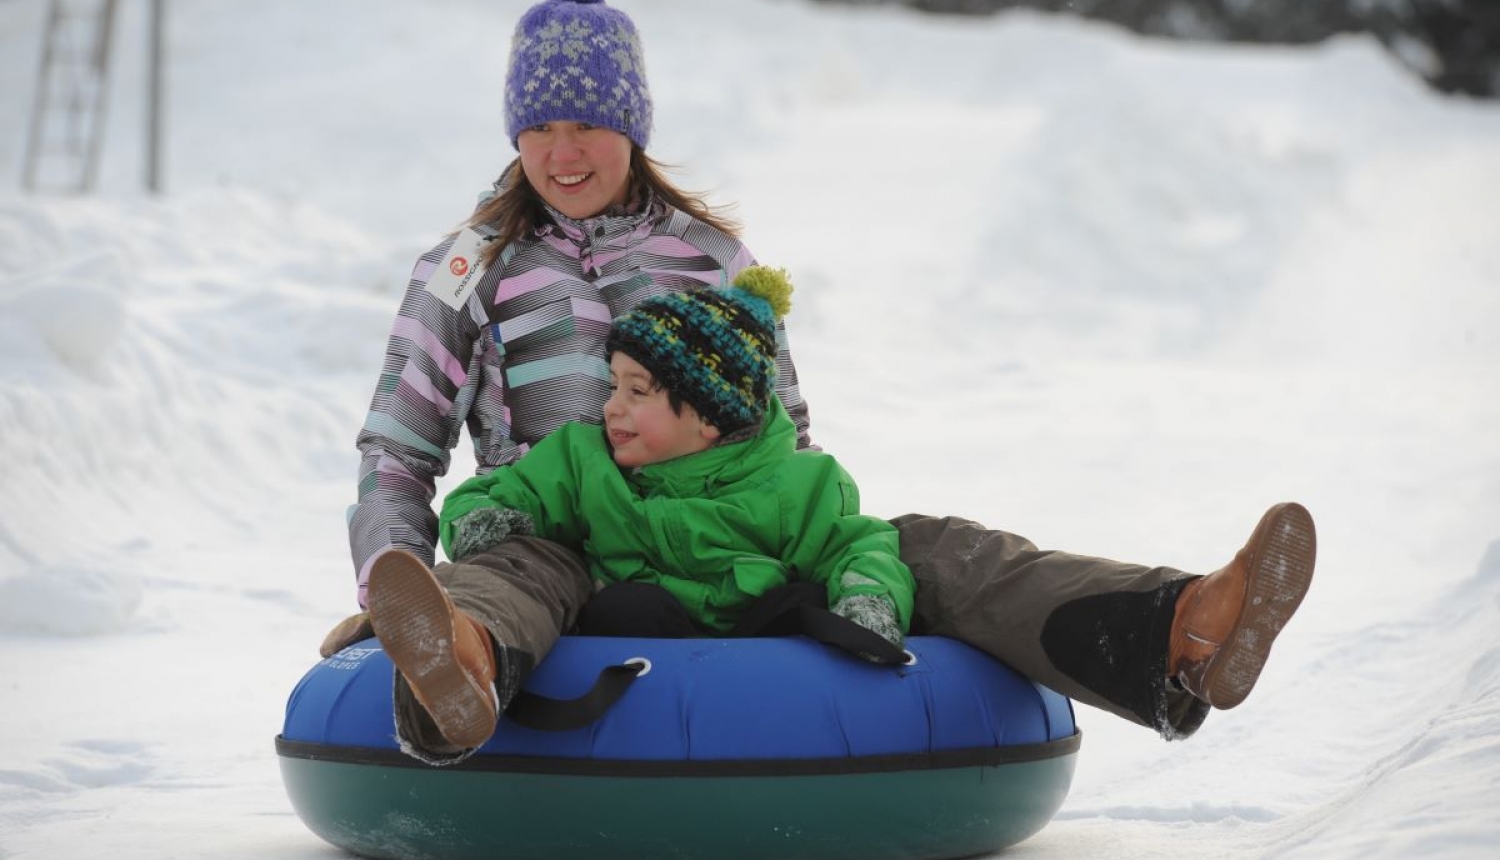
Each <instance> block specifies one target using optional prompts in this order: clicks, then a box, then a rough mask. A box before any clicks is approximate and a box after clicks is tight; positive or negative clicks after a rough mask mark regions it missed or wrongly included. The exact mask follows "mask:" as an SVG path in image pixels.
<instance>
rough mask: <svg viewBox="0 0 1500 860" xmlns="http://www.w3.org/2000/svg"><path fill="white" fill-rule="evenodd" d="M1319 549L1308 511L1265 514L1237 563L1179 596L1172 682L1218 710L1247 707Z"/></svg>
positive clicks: (1288, 508)
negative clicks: (1273, 643) (1272, 646)
mask: <svg viewBox="0 0 1500 860" xmlns="http://www.w3.org/2000/svg"><path fill="white" fill-rule="evenodd" d="M1317 545H1318V542H1317V534H1316V532H1315V531H1314V530H1313V521H1312V515H1311V514H1309V513H1308V512H1307V509H1306V508H1304V507H1302V506H1301V505H1299V504H1296V503H1293V502H1285V503H1282V504H1279V505H1275V506H1273V507H1272V508H1271V509H1270V510H1268V511H1266V513H1265V516H1263V517H1261V519H1260V524H1259V525H1257V526H1256V527H1255V531H1254V532H1253V533H1252V534H1251V535H1250V540H1249V541H1248V542H1247V543H1246V544H1245V546H1244V548H1243V549H1241V550H1240V551H1239V552H1238V553H1237V554H1236V555H1235V557H1234V561H1231V562H1230V563H1229V564H1228V565H1227V566H1225V567H1224V568H1222V569H1220V570H1217V571H1215V572H1213V573H1211V574H1209V575H1208V576H1204V577H1200V578H1198V579H1195V580H1193V581H1192V582H1190V583H1188V584H1187V586H1186V587H1184V588H1183V589H1182V592H1181V593H1180V594H1179V595H1178V597H1177V612H1176V615H1175V616H1174V617H1173V619H1172V634H1171V641H1170V644H1169V645H1168V651H1167V677H1168V678H1175V679H1176V680H1177V681H1178V682H1180V683H1181V684H1182V686H1183V689H1185V690H1187V691H1188V692H1189V693H1191V694H1192V695H1194V696H1196V697H1197V698H1199V699H1202V700H1203V701H1205V702H1207V703H1209V704H1210V705H1212V706H1214V707H1215V708H1222V709H1227V708H1232V707H1234V706H1235V705H1238V704H1239V703H1240V702H1243V701H1244V700H1245V697H1246V696H1248V695H1250V690H1251V689H1252V688H1253V687H1254V686H1255V681H1256V679H1258V678H1259V677H1260V671H1261V669H1262V668H1264V667H1265V665H1266V657H1267V656H1268V655H1269V654H1270V652H1271V643H1272V642H1273V641H1275V639H1276V634H1278V633H1280V632H1281V628H1282V627H1284V626H1285V625H1286V622H1287V620H1288V619H1290V618H1291V617H1292V613H1294V612H1296V611H1297V607H1298V606H1300V605H1301V603H1302V598H1303V597H1305V596H1306V595H1307V588H1308V586H1309V585H1311V584H1312V575H1313V562H1314V561H1315V560H1316V557H1317Z"/></svg>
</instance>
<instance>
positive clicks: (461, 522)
mask: <svg viewBox="0 0 1500 860" xmlns="http://www.w3.org/2000/svg"><path fill="white" fill-rule="evenodd" d="M534 531H535V529H533V528H532V523H531V517H528V516H527V515H525V514H523V513H521V512H520V511H514V510H511V509H510V508H478V509H476V510H472V511H469V512H468V513H467V514H464V515H463V516H461V517H459V518H458V519H457V520H456V521H454V523H453V547H452V549H453V560H454V561H463V560H464V559H466V558H468V557H469V556H471V555H478V554H480V553H482V552H484V551H486V550H489V549H493V548H495V547H497V546H499V545H500V544H502V543H504V542H505V541H506V540H507V539H508V538H510V537H511V536H512V535H529V534H532V533H534Z"/></svg>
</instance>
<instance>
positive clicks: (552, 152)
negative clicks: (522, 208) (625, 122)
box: [516, 122, 631, 220]
mask: <svg viewBox="0 0 1500 860" xmlns="http://www.w3.org/2000/svg"><path fill="white" fill-rule="evenodd" d="M516 146H517V147H518V148H519V149H520V150H521V170H523V171H524V172H525V173H526V179H527V181H529V182H530V183H531V187H532V188H535V189H536V191H537V193H538V194H540V195H542V199H543V200H545V201H547V203H548V205H550V206H551V207H552V208H553V209H556V210H557V211H559V212H561V213H562V214H564V215H566V216H568V217H569V218H573V219H578V220H581V219H584V218H592V217H594V216H595V215H598V214H600V213H602V212H603V211H604V210H605V209H608V208H609V207H610V206H613V205H615V204H620V203H624V202H625V197H626V195H627V194H628V193H629V188H630V149H631V143H630V138H628V137H626V136H625V135H623V134H620V133H619V132H617V131H615V130H613V129H608V128H604V127H602V126H597V125H590V124H588V123H585V122H548V123H542V124H541V125H534V126H532V127H531V128H528V129H526V130H525V131H522V132H521V133H520V135H518V136H517V138H516Z"/></svg>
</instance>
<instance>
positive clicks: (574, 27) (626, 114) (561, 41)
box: [505, 0, 651, 149]
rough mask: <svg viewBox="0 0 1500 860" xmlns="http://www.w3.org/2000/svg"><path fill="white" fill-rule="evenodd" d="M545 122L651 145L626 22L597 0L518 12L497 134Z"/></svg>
mask: <svg viewBox="0 0 1500 860" xmlns="http://www.w3.org/2000/svg"><path fill="white" fill-rule="evenodd" d="M546 122H586V123H590V124H592V125H597V126H602V127H604V128H612V129H614V130H615V131H618V132H619V133H620V134H623V135H625V136H626V137H628V138H630V139H631V140H633V141H635V142H636V143H637V144H638V145H639V146H640V147H641V149H645V148H646V144H647V143H648V142H650V140H651V91H650V89H648V88H647V86H646V59H645V57H644V55H643V54H642V51H641V37H640V34H639V33H637V32H636V30H635V24H634V23H632V22H631V20H630V16H628V15H626V14H625V13H624V12H621V11H620V10H619V9H614V8H611V7H610V6H609V4H607V3H603V2H601V0H546V2H542V3H538V4H536V5H535V6H532V7H531V8H530V9H528V10H526V14H524V15H522V16H521V20H520V21H519V22H518V23H517V24H516V32H515V35H514V36H513V37H512V39H511V43H510V66H509V68H508V69H507V70H506V73H505V133H506V134H508V135H510V142H511V144H512V145H515V143H516V139H517V138H518V137H520V135H521V132H523V131H525V130H526V129H528V128H531V127H532V126H534V125H540V124H542V123H546Z"/></svg>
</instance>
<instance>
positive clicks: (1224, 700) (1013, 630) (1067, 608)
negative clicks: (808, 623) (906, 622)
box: [324, 0, 1315, 753]
mask: <svg viewBox="0 0 1500 860" xmlns="http://www.w3.org/2000/svg"><path fill="white" fill-rule="evenodd" d="M505 114H506V126H507V131H508V133H509V135H510V137H511V141H512V143H513V144H514V145H515V146H516V148H517V149H518V150H519V152H520V158H519V159H518V160H517V161H516V162H515V163H513V164H512V165H511V166H510V167H509V168H507V170H506V171H505V173H504V174H503V175H502V177H501V179H500V181H499V182H497V183H496V194H495V196H494V197H492V198H491V199H490V200H488V201H487V202H486V203H484V204H483V205H482V206H481V207H480V209H479V210H478V211H477V212H476V213H475V214H474V216H473V217H472V218H471V220H470V222H469V225H468V227H467V228H466V229H465V230H464V231H461V232H460V233H459V234H458V235H457V236H456V237H452V238H449V239H447V240H445V241H443V242H442V243H440V244H439V245H438V246H437V247H436V248H434V249H433V250H432V251H430V252H429V253H427V254H425V255H423V257H422V258H421V260H420V261H419V262H418V264H417V266H416V269H415V271H414V273H413V276H412V281H411V284H410V286H409V287H408V289H407V292H406V296H405V298H404V300H403V302H402V306H401V310H400V312H399V314H398V316H397V319H396V323H395V325H394V326H393V328H392V332H391V338H390V343H389V346H388V348H387V353H386V358H385V365H384V370H383V373H382V374H381V377H380V380H379V383H378V385H377V388H376V393H375V397H374V400H373V402H372V404H371V411H370V415H369V418H368V420H367V422H366V424H365V427H364V429H363V431H362V432H361V433H360V436H359V443H358V444H359V448H360V450H361V452H362V453H363V455H364V459H363V463H362V466H361V470H360V483H359V503H358V504H357V505H355V506H354V508H353V509H352V511H351V516H350V542H351V548H352V550H353V555H354V562H355V566H356V569H357V570H358V582H359V583H360V589H361V593H360V602H361V605H364V604H365V594H364V585H365V583H366V581H367V580H368V576H369V572H370V569H371V567H372V565H374V564H376V563H377V560H378V559H379V558H380V557H381V556H382V554H383V553H384V552H385V551H386V550H388V549H391V548H399V549H404V550H406V551H408V552H409V553H411V554H413V555H415V556H416V557H417V558H418V559H420V560H421V561H422V563H424V564H430V563H431V561H432V559H433V543H434V538H435V535H436V531H437V529H436V525H437V524H436V517H435V516H434V514H433V511H432V507H431V500H432V495H433V486H434V483H433V482H434V478H435V477H436V476H437V475H440V474H442V473H443V472H444V471H445V470H446V469H447V465H448V452H449V450H450V449H451V448H452V447H453V446H454V445H455V444H456V443H457V441H458V435H459V431H460V428H461V427H462V426H464V425H467V426H468V428H469V432H470V435H471V436H472V438H473V440H474V445H475V453H476V459H477V460H478V462H479V464H480V466H479V469H480V472H487V471H489V470H491V469H493V468H496V467H500V466H504V465H505V464H507V463H511V462H514V461H515V460H516V459H518V458H519V457H521V456H523V455H524V454H525V452H526V450H527V449H528V447H529V446H530V445H531V444H533V443H535V442H536V441H538V440H540V439H541V438H543V437H544V436H546V435H547V434H548V433H550V432H551V431H552V430H554V429H556V428H557V427H559V426H561V425H562V424H563V423H565V422H567V421H570V420H577V419H582V420H587V421H592V422H598V421H599V420H600V415H601V409H602V407H603V405H604V403H605V401H606V400H607V399H608V396H609V389H608V368H607V365H606V364H605V361H604V354H605V353H604V343H605V337H606V336H607V334H608V331H609V324H610V320H611V319H612V318H614V317H616V316H619V315H620V314H621V313H623V312H624V311H626V310H628V309H630V308H631V307H633V306H634V305H635V304H636V303H637V302H639V301H640V300H642V299H644V298H646V297H648V296H653V295H659V294H663V293H667V292H675V291H682V290H689V289H694V288H702V287H704V286H714V287H722V286H724V285H726V284H727V283H728V282H729V281H730V279H732V278H733V277H734V276H735V275H736V274H737V273H738V272H739V271H740V270H741V269H743V268H745V267H746V266H748V265H750V264H752V263H753V258H752V256H751V254H750V253H749V251H748V250H746V248H745V247H744V246H743V245H742V244H741V243H740V242H739V240H738V239H737V238H736V237H735V233H734V229H733V228H732V226H731V225H729V224H728V223H726V222H725V221H723V220H722V219H721V218H719V217H718V216H717V215H716V214H715V213H714V212H713V211H712V210H711V209H710V208H709V207H708V206H706V205H705V204H704V203H703V202H702V201H701V200H699V199H698V198H695V197H693V196H691V195H688V194H685V193H683V192H681V191H680V190H678V189H675V188H674V187H673V186H672V185H671V184H670V183H669V182H668V181H667V180H666V179H665V178H664V177H663V176H662V174H661V171H660V169H659V168H658V166H657V165H656V164H655V163H654V162H652V160H651V159H650V158H649V157H648V156H647V155H646V148H647V144H648V143H649V139H650V129H651V117H652V104H651V97H650V92H649V90H648V88H647V85H646V78H645V71H644V62H643V57H642V52H641V45H640V39H639V36H638V35H637V33H636V29H635V26H634V25H633V23H632V22H631V21H630V19H629V18H628V17H627V16H626V15H625V14H624V13H623V12H620V11H619V10H616V9H613V8H611V7H610V6H608V5H606V4H605V3H602V2H569V0H548V2H543V3H540V4H538V5H536V6H534V7H532V8H531V9H530V10H529V11H527V12H526V13H525V15H524V16H523V17H522V18H521V20H520V22H519V23H518V25H517V27H516V32H515V36H514V39H513V43H512V51H511V60H510V67H509V70H508V72H507V78H506V90H505ZM777 339H778V355H777V365H778V367H779V370H780V373H779V381H778V385H777V395H778V396H779V397H780V398H781V400H782V402H783V404H784V405H785V407H786V409H787V411H788V413H789V414H790V415H791V416H792V418H793V419H794V421H795V424H796V427H797V433H798V444H799V446H800V447H805V446H806V445H807V444H809V440H808V412H807V407H806V404H805V403H804V402H803V401H802V398H801V396H800V394H799V393H798V390H797V376H796V371H795V368H794V366H793V365H792V362H791V359H790V356H789V353H788V350H787V345H786V338H785V331H784V328H781V327H778V338H777ZM895 525H896V526H897V527H898V529H899V530H900V544H901V559H902V561H903V562H905V563H906V564H907V565H908V566H909V567H910V568H911V570H912V573H913V575H914V577H915V578H916V582H917V597H916V607H915V611H914V616H913V624H912V630H913V632H915V633H926V634H935V635H945V636H952V637H954V638H958V639H961V640H963V641H966V642H968V643H969V644H971V645H974V646H976V647H979V648H981V649H983V650H985V651H986V652H988V653H990V654H992V655H994V656H995V657H996V658H998V659H1000V660H1003V661H1004V662H1006V663H1008V664H1010V665H1011V666H1013V667H1014V668H1016V669H1017V670H1019V671H1021V672H1022V673H1024V674H1025V675H1027V676H1028V677H1030V678H1031V679H1033V680H1034V681H1037V682H1038V683H1041V684H1045V685H1047V686H1049V687H1051V688H1053V689H1055V690H1057V691H1059V692H1061V693H1063V694H1065V695H1067V696H1069V697H1071V698H1074V699H1076V700H1078V701H1081V702H1084V703H1087V704H1091V705H1094V706H1096V707H1100V708H1103V709H1105V710H1108V711H1111V712H1113V713H1116V714H1118V715H1120V716H1122V717H1124V718H1126V719H1129V720H1132V721H1134V722H1137V723H1140V724H1142V725H1146V726H1149V727H1152V728H1154V729H1156V730H1157V731H1158V732H1160V733H1161V734H1162V735H1163V736H1164V737H1167V738H1169V739H1170V738H1181V737H1186V736H1188V735H1190V734H1192V733H1193V732H1194V731H1195V730H1196V729H1197V728H1198V726H1199V725H1200V724H1201V723H1202V721H1203V719H1204V718H1205V717H1206V715H1207V713H1208V711H1209V709H1210V708H1211V707H1219V708H1229V707H1234V706H1235V705H1237V704H1239V703H1240V701H1242V700H1243V699H1244V697H1245V696H1246V695H1248V694H1249V692H1250V689H1251V687H1253V685H1254V683H1255V680H1256V678H1257V677H1258V676H1259V672H1260V669H1261V667H1262V666H1263V664H1264V662H1265V659H1266V656H1267V654H1268V652H1269V649H1270V645H1271V642H1272V641H1273V640H1274V638H1275V635H1276V634H1277V633H1278V632H1279V631H1280V629H1281V627H1282V626H1283V625H1284V624H1285V623H1286V621H1287V620H1288V619H1289V618H1290V616H1291V614H1292V612H1294V611H1295V610H1296V608H1297V606H1298V605H1299V604H1300V602H1301V600H1302V598H1303V596H1304V595H1305V594H1306V591H1307V588H1308V586H1309V584H1310V582H1311V577H1312V569H1313V561H1314V554H1315V536H1314V532H1313V525H1312V520H1311V518H1310V517H1309V516H1308V514H1307V512H1306V510H1304V509H1303V508H1302V507H1301V506H1299V505H1294V504H1287V505H1278V506H1276V507H1274V508H1272V509H1271V510H1270V511H1267V512H1266V514H1265V516H1264V517H1263V518H1262V520H1261V522H1260V524H1259V525H1258V526H1257V527H1256V529H1255V531H1254V532H1253V533H1252V535H1251V538H1250V540H1249V542H1247V544H1246V545H1245V547H1244V548H1243V549H1242V550H1241V551H1240V552H1239V553H1238V554H1236V555H1235V557H1234V559H1233V560H1232V561H1231V562H1230V563H1229V564H1228V565H1226V566H1225V567H1224V568H1223V569H1221V570H1219V571H1216V572H1215V573H1214V574H1211V575H1209V576H1207V577H1194V576H1189V575H1188V574H1185V573H1183V572H1181V571H1177V570H1173V569H1170V568H1162V567H1144V566H1139V565H1131V564H1123V563H1119V562H1114V561H1109V560H1106V559H1097V558H1087V557H1083V556H1076V555H1070V554H1067V553H1060V552H1045V551H1039V550H1038V549H1037V548H1036V547H1035V546H1033V545H1032V544H1031V543H1030V542H1028V541H1026V540H1025V539H1024V538H1020V537H1018V536H1016V535H1012V534H1009V533H1006V532H999V531H991V530H987V529H985V528H983V527H982V526H979V525H978V524H975V523H972V522H968V521H965V520H960V519H955V518H938V517H929V516H921V515H908V516H905V517H901V518H899V519H897V520H896V521H895ZM504 554H505V556H506V558H507V559H508V564H509V568H508V569H507V570H503V571H500V572H498V573H497V574H496V575H495V576H493V577H490V578H487V579H485V580H484V581H482V582H480V583H472V582H471V583H467V584H461V583H452V582H444V584H445V585H446V586H447V588H448V591H449V594H450V596H451V597H452V602H453V604H454V606H455V607H456V611H457V612H458V616H457V617H456V618H455V627H454V628H453V631H452V632H453V633H454V635H453V636H450V637H449V638H450V639H451V640H453V641H457V642H458V643H459V647H458V648H456V651H459V652H462V653H455V654H454V655H452V656H453V659H454V660H456V661H458V662H460V663H465V665H467V664H468V663H475V664H478V663H486V664H487V661H489V660H491V659H492V657H493V655H488V654H485V653H482V652H483V651H484V649H483V648H482V643H483V642H484V641H485V638H486V637H485V636H484V635H481V634H482V633H487V634H488V638H489V639H490V640H492V641H493V643H494V645H495V648H496V649H497V650H498V652H499V653H500V655H501V656H502V657H503V658H504V659H503V660H501V661H500V662H501V663H503V664H504V665H505V666H506V667H507V668H506V670H505V671H506V672H509V673H511V675H512V676H513V677H510V678H508V679H502V682H501V683H499V684H497V685H498V686H501V687H502V688H514V686H515V685H516V684H518V683H519V681H520V678H522V677H524V675H525V673H526V672H527V671H528V670H529V667H530V666H531V665H534V664H535V662H536V661H539V660H541V659H542V658H543V657H544V656H545V655H546V653H547V651H548V650H549V649H550V648H551V646H552V644H553V643H554V642H555V641H556V638H557V636H558V635H559V634H560V633H561V632H562V631H564V630H567V629H568V628H570V627H571V626H572V624H573V622H574V620H575V619H576V617H577V613H578V611H579V609H580V607H581V606H582V605H583V604H584V602H585V601H586V600H587V599H588V597H589V594H590V590H591V586H590V583H589V580H588V577H587V575H586V573H585V572H584V569H583V567H582V565H581V564H580V562H579V559H578V557H577V556H576V555H575V554H574V553H572V552H570V551H568V550H566V549H564V548H562V547H559V546H557V545H555V544H550V543H547V542H545V541H540V540H537V539H535V538H522V539H519V540H513V541H508V542H507V543H506V544H505V549H504ZM446 567H447V566H444V565H439V566H438V568H437V572H438V574H439V578H440V579H441V578H442V576H443V575H444V571H445V570H446ZM476 591H482V592H483V594H484V599H478V598H476V596H475V592H476ZM487 607H488V608H487ZM496 607H500V608H499V609H497V608H496ZM368 630H369V627H368V623H367V619H365V618H362V617H360V616H355V617H354V618H352V619H350V620H348V621H346V622H345V624H343V625H340V627H339V628H337V629H335V631H334V632H333V633H331V634H330V635H329V639H328V640H327V641H326V642H325V646H324V650H325V652H331V651H333V650H336V649H337V648H338V647H340V646H341V645H342V644H344V643H346V642H349V641H352V640H353V639H355V638H359V637H362V636H364V635H368ZM476 631H478V632H476ZM476 643H478V644H476ZM465 661H467V663H466V662H465ZM483 668H487V665H486V666H477V665H476V670H478V669H483ZM501 704H502V706H503V703H501ZM397 707H398V711H399V712H400V716H399V717H398V723H400V724H401V725H403V726H407V727H408V729H411V731H413V732H415V731H416V730H415V729H413V728H411V727H413V726H416V725H418V724H421V723H423V722H424V720H425V716H424V713H423V711H422V708H421V707H420V706H418V705H416V704H415V703H414V702H413V701H412V699H411V697H410V696H409V695H406V694H404V693H403V691H402V685H401V682H400V679H399V678H398V682H397ZM418 734H420V732H418V733H417V734H409V733H408V731H407V730H403V733H402V736H403V739H408V738H414V737H417V735H418ZM424 737H426V738H427V739H428V740H429V741H430V740H431V738H430V735H427V736H424ZM414 745H420V743H419V742H414ZM438 746H441V744H438ZM430 751H431V745H429V752H430ZM445 752H449V753H451V752H453V750H451V749H450V750H446V751H445Z"/></svg>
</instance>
